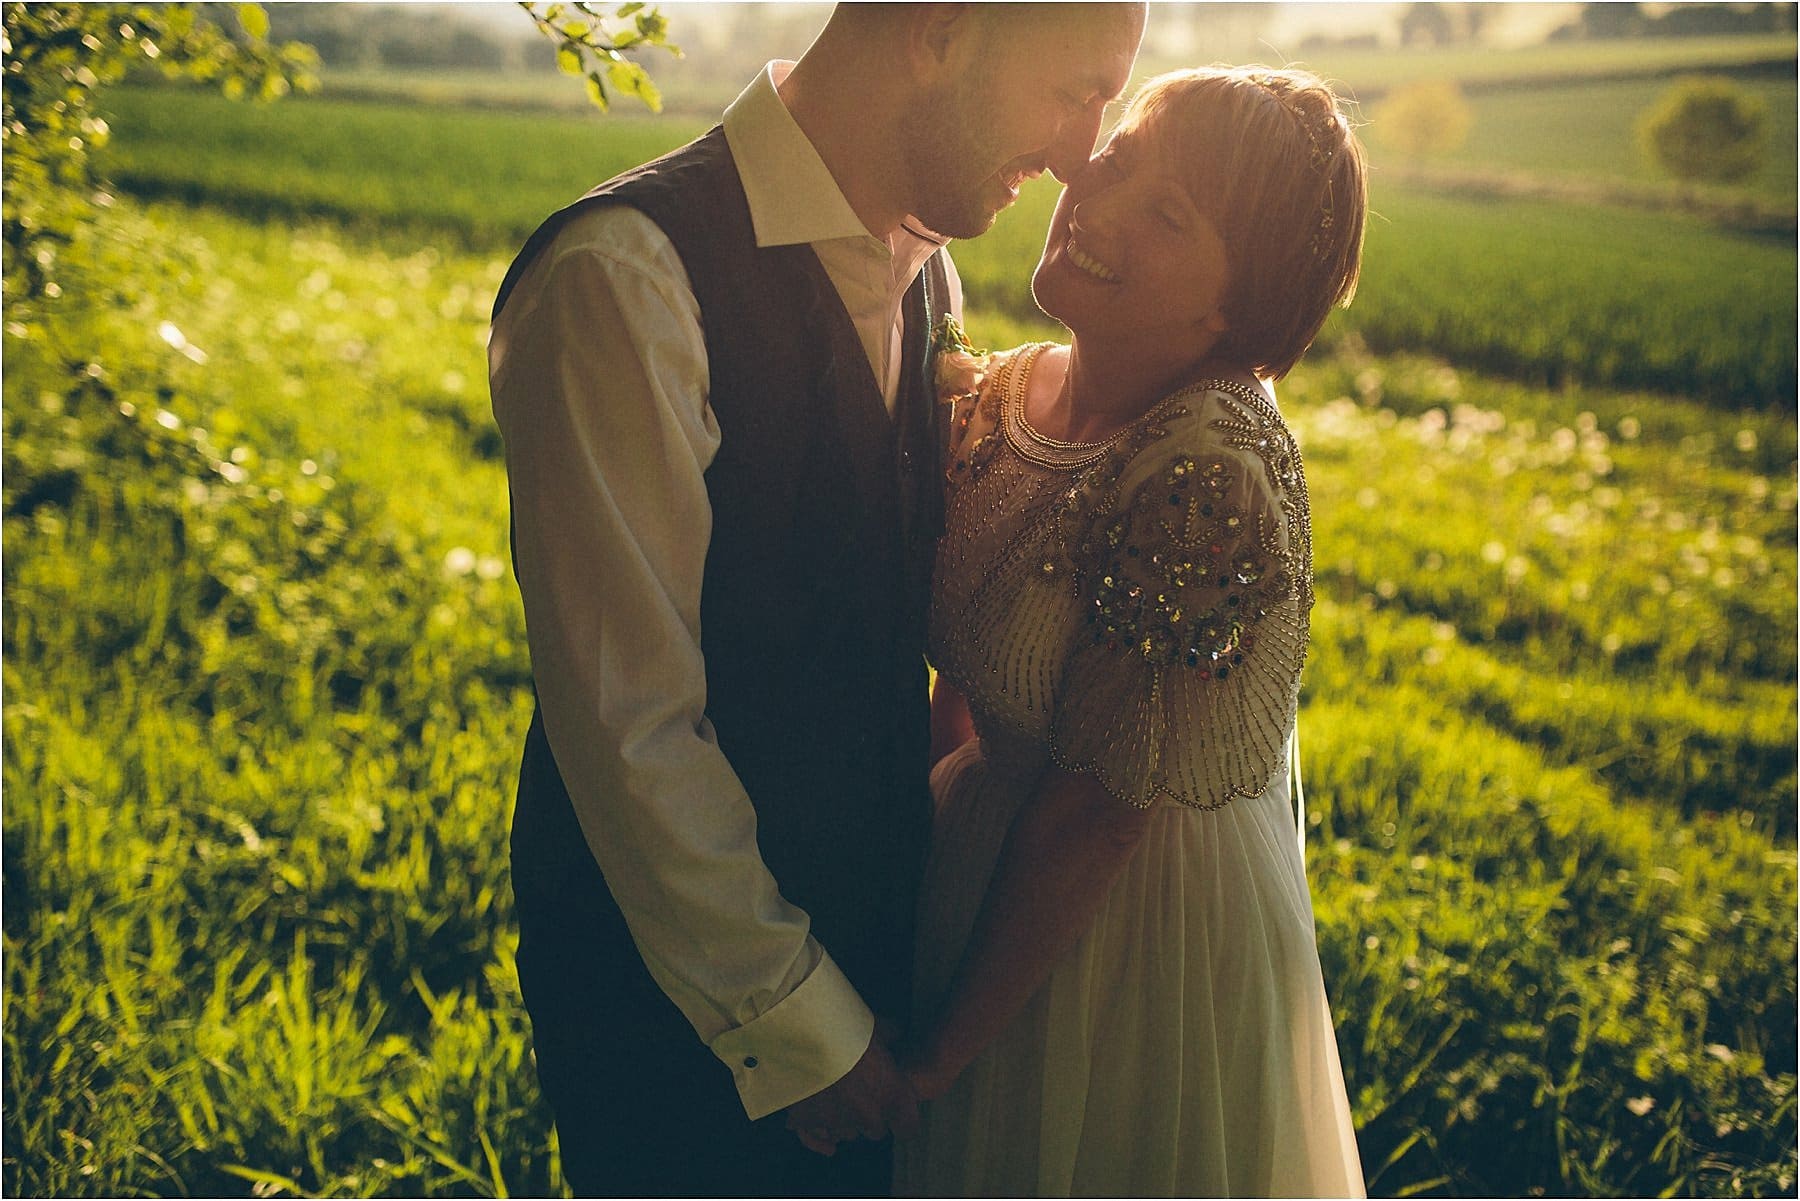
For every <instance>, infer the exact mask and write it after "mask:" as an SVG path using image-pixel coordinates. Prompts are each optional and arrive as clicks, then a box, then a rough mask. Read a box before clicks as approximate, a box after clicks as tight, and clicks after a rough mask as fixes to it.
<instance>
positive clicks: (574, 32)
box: [562, 21, 593, 41]
mask: <svg viewBox="0 0 1800 1201" xmlns="http://www.w3.org/2000/svg"><path fill="white" fill-rule="evenodd" d="M591 28H593V26H591V25H589V24H588V23H587V22H586V21H564V22H563V23H562V33H563V36H564V37H566V38H570V39H573V40H576V41H579V40H580V39H582V38H585V37H586V36H587V35H588V30H589V29H591Z"/></svg>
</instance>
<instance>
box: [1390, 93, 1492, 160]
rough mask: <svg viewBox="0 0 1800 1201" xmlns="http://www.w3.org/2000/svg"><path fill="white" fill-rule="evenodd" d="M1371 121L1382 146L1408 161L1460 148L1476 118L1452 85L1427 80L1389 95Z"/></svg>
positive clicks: (1461, 95)
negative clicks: (1394, 151) (1391, 148)
mask: <svg viewBox="0 0 1800 1201" xmlns="http://www.w3.org/2000/svg"><path fill="white" fill-rule="evenodd" d="M1371 121H1372V126H1373V131H1374V133H1375V136H1376V137H1378V138H1379V139H1380V140H1381V142H1382V143H1384V144H1386V145H1388V146H1392V147H1393V148H1394V149H1396V150H1398V151H1400V153H1402V154H1404V155H1406V156H1407V157H1408V158H1430V157H1432V156H1434V155H1439V154H1448V153H1449V152H1450V151H1452V150H1455V149H1456V148H1457V147H1458V146H1461V145H1462V144H1463V139H1464V138H1466V137H1468V136H1469V127H1470V126H1471V125H1473V124H1474V122H1475V117H1474V114H1473V113H1472V112H1470V111H1469V104H1468V101H1466V100H1464V99H1463V94H1462V89H1461V88H1459V87H1457V86H1456V84H1455V83H1453V82H1451V81H1450V80H1448V79H1427V80H1421V81H1420V82H1418V83H1409V84H1403V85H1402V86H1400V87H1397V88H1395V89H1394V90H1393V91H1391V92H1389V93H1388V94H1387V96H1386V97H1385V98H1384V99H1382V100H1381V101H1380V102H1379V103H1378V104H1377V105H1376V106H1375V109H1374V112H1373V114H1372V116H1371Z"/></svg>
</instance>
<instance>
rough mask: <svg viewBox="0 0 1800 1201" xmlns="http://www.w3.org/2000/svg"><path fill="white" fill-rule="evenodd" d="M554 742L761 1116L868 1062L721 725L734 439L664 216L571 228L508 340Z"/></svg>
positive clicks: (497, 402) (589, 816)
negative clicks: (761, 837) (726, 461)
mask: <svg viewBox="0 0 1800 1201" xmlns="http://www.w3.org/2000/svg"><path fill="white" fill-rule="evenodd" d="M488 357H489V375H490V380H491V382H492V392H493V403H494V414H495V417H496V419H497V421H498V422H499V425H500V429H501V432H502V434H503V435H504V438H505V443H506V466H507V476H508V480H509V488H510V492H511V497H512V516H513V538H514V559H515V563H516V567H517V572H518V578H519V589H520V592H521V594H522V595H523V597H524V603H525V620H526V626H527V630H528V632H529V635H530V638H529V641H530V646H531V665H532V673H533V676H534V677H535V679H536V683H537V691H538V700H539V705H540V708H541V713H542V717H543V722H544V729H545V733H546V734H547V736H548V738H549V743H550V748H551V750H552V752H553V753H554V755H555V757H556V763H557V767H558V768H559V770H560V771H561V774H562V777H563V781H564V783H565V785H566V786H567V788H568V791H569V796H570V799H571V800H572V802H573V804H574V808H575V813H576V816H577V818H578V819H579V821H580V824H581V829H582V832H583V834H584V836H585V837H586V840H587V844H588V847H589V849H590V850H591V851H592V853H593V855H594V858H595V860H596V861H597V862H598V864H599V866H600V870H601V871H602V873H603V874H604V875H605V877H606V883H607V886H608V887H609V888H610V889H611V891H612V894H613V897H614V899H615V900H616V901H617V902H618V905H619V908H620V910H621V911H622V912H623V914H624V917H625V921H626V924H627V925H628V927H629V928H630V930H631V935H632V938H633V940H634V941H635V943H636V944H637V948H638V951H639V952H640V954H642V956H643V959H644V963H645V965H646V966H647V967H648V968H649V970H650V973H651V975H652V976H653V977H654V978H655V980H656V982H657V984H658V985H659V986H660V987H661V988H662V990H663V991H664V992H665V993H667V994H668V996H669V998H670V1000H672V1001H673V1002H674V1003H675V1004H676V1006H677V1007H679V1008H680V1010H681V1012H682V1013H683V1014H684V1015H685V1016H686V1017H687V1019H688V1021H689V1022H690V1023H691V1024H692V1025H693V1027H694V1030H695V1032H696V1034H697V1035H698V1036H699V1037H700V1038H701V1039H702V1040H703V1041H704V1042H706V1043H707V1044H708V1045H709V1046H710V1047H711V1048H712V1050H713V1051H714V1053H715V1054H717V1055H718V1056H719V1058H720V1059H721V1060H723V1061H724V1062H725V1063H726V1064H727V1066H729V1067H730V1069H731V1071H732V1075H733V1078H734V1079H735V1080H736V1083H737V1087H738V1092H739V1096H740V1099H741V1100H742V1101H743V1104H744V1108H745V1111H746V1112H747V1113H748V1114H749V1116H750V1117H752V1118H758V1117H762V1116H764V1115H766V1114H769V1113H773V1112H774V1111H776V1110H778V1109H781V1108H784V1107H785V1106H787V1105H789V1104H792V1103H793V1102H795V1101H798V1100H800V1099H802V1098H804V1097H807V1096H810V1095H811V1094H813V1093H815V1092H817V1091H818V1090H819V1089H821V1088H824V1087H825V1086H827V1085H829V1084H831V1083H832V1082H834V1081H835V1080H837V1079H838V1078H840V1077H841V1076H843V1075H844V1073H846V1072H848V1071H849V1070H850V1068H851V1067H853V1066H854V1065H855V1064H856V1062H857V1060H858V1059H860V1058H861V1056H862V1054H863V1052H864V1051H865V1050H866V1049H867V1047H868V1045H869V1040H870V1038H871V1036H872V1034H873V1030H874V1019H873V1017H872V1015H871V1014H870V1012H869V1009H868V1007H867V1006H866V1005H865V1004H864V1003H863V1001H862V999H861V997H860V996H859V995H858V994H857V992H856V990H855V988H854V987H853V986H852V985H851V984H850V982H849V981H848V980H847V979H846V978H845V977H844V975H843V973H842V972H841V971H840V970H839V969H838V968H837V966H836V965H835V964H834V963H833V962H832V960H831V958H830V956H828V955H827V954H826V953H825V951H824V948H822V947H821V946H820V945H819V943H818V941H817V940H816V939H815V938H813V937H812V936H811V934H810V932H809V919H808V917H807V915H806V914H805V913H804V912H802V911H801V910H799V909H797V908H795V907H794V906H793V905H791V904H789V903H788V902H787V901H785V900H783V899H782V897H781V894H780V891H779V889H778V885H777V882H776V880H775V879H774V878H773V877H772V876H771V875H770V873H769V870H768V868H767V866H766V865H765V864H764V863H763V860H762V856H761V854H760V853H759V851H758V849H757V843H756V812H755V810H754V808H753V807H752V805H751V803H750V798H749V796H748V795H747V794H746V793H745V791H744V788H743V785H742V784H741V783H740V782H739V780H738V778H737V775H736V773H735V772H733V770H732V768H731V765H730V763H728V762H727V761H726V759H725V756H724V754H723V753H722V752H721V751H720V750H719V747H718V743H717V741H716V739H715V737H714V734H713V729H712V725H711V723H710V722H709V721H708V720H707V718H706V715H705V712H706V669H705V663H704V660H703V658H702V655H701V650H700V589H701V578H702V573H703V571H704V567H705V561H706V552H707V544H708V541H709V539H710V536H711V531H712V513H711V508H710V505H709V503H708V499H707V492H706V484H705V478H704V473H705V471H706V468H707V465H708V464H709V463H711V461H712V457H713V455H714V454H715V453H716V452H717V450H718V446H719V431H718V427H717V424H716V423H715V421H714V419H713V416H712V413H711V411H710V409H709V408H708V407H707V404H706V396H707V378H708V377H707V361H706V349H705V343H704V339H703V336H702V332H701V326H700V312H699V305H698V303H697V302H696V301H695V299H694V296H693V293H692V290H691V289H690V287H689V285H688V282H687V275H686V271H685V269H684V268H683V267H682V265H681V261H680V258H679V256H678V255H677V254H676V252H675V250H674V247H673V246H672V245H671V244H670V243H669V240H668V238H667V237H666V236H665V235H664V234H663V233H662V231H661V230H660V229H658V228H657V226H656V225H655V224H654V223H653V222H651V221H650V220H649V219H648V218H646V217H644V216H643V215H642V214H640V213H638V212H636V211H635V210H631V209H628V208H623V207H619V208H607V209H602V210H599V211H597V212H593V213H589V214H584V215H583V216H581V217H578V218H576V219H575V220H573V221H571V222H570V224H569V226H568V227H567V228H566V229H564V230H563V231H562V232H561V233H560V234H559V235H558V237H557V238H556V239H555V240H554V241H553V242H552V243H551V245H550V246H549V247H547V248H546V249H545V250H544V252H543V253H542V254H541V255H540V256H539V259H538V261H537V262H536V263H534V264H533V265H532V266H531V268H529V269H528V270H527V272H526V273H525V275H524V276H523V278H522V279H521V280H520V281H519V285H518V287H517V288H516V289H515V291H514V293H513V295H512V296H511V297H510V298H509V300H508V302H507V305H506V307H505V310H504V311H503V313H502V314H501V316H500V319H499V320H498V321H497V322H496V323H495V326H494V329H493V331H492V335H491V339H490V342H489V348H488Z"/></svg>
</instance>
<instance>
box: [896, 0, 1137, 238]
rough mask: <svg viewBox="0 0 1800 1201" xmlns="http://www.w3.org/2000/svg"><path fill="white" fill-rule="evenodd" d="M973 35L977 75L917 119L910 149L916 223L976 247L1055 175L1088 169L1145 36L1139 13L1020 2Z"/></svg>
mask: <svg viewBox="0 0 1800 1201" xmlns="http://www.w3.org/2000/svg"><path fill="white" fill-rule="evenodd" d="M1010 13H1011V14H1016V15H1006V14H1005V13H1003V15H1002V16H1001V17H1000V18H998V19H995V18H992V17H989V18H987V19H988V20H990V21H993V22H994V24H993V25H991V26H989V27H985V28H982V29H980V30H978V31H975V32H973V33H972V35H971V36H974V37H976V38H978V39H979V42H980V52H979V54H978V55H977V56H976V63H975V67H974V69H972V70H964V71H961V72H959V73H957V74H955V75H954V76H953V77H952V78H951V79H950V80H948V81H947V82H946V83H945V84H944V85H943V86H942V87H940V88H938V89H937V90H936V91H935V93H934V94H933V95H931V96H928V97H926V98H925V99H924V100H923V101H922V102H921V103H920V105H919V106H918V108H917V109H916V110H915V112H914V117H913V120H911V121H910V122H909V123H908V126H907V129H906V130H905V132H904V133H903V135H902V136H903V139H904V145H903V146H902V150H903V151H904V152H905V153H906V155H907V160H908V162H909V163H910V164H911V166H912V174H913V182H914V194H915V195H916V196H917V197H918V199H917V202H916V203H915V205H914V208H913V215H914V216H916V217H918V218H919V220H920V221H922V222H923V223H924V224H925V225H926V226H927V227H928V228H930V229H932V230H934V231H935V232H937V233H940V234H943V235H945V236H946V237H952V238H973V237H975V236H977V235H979V234H981V233H984V232H986V230H987V229H988V228H989V227H990V226H991V225H993V223H994V218H995V217H996V216H998V215H999V213H1000V210H1001V209H1003V208H1005V207H1006V206H1007V205H1009V204H1011V203H1012V202H1013V201H1014V200H1017V199H1018V196H1019V186H1020V185H1021V184H1022V183H1023V182H1024V181H1025V180H1026V179H1029V178H1031V177H1033V176H1036V175H1040V174H1042V173H1043V172H1044V171H1046V170H1049V171H1052V172H1054V173H1055V174H1056V176H1057V177H1058V178H1059V179H1063V180H1067V179H1068V178H1070V176H1071V175H1072V174H1073V173H1074V172H1075V171H1077V170H1079V169H1080V168H1081V167H1082V166H1084V165H1085V164H1086V163H1087V159H1088V155H1089V154H1090V153H1092V151H1093V148H1094V138H1095V136H1096V135H1097V134H1098V133H1099V131H1100V120H1101V117H1102V115H1103V113H1104V111H1105V109H1106V105H1107V103H1108V102H1109V101H1111V100H1113V99H1114V98H1116V97H1117V96H1118V95H1119V93H1120V92H1121V91H1123V90H1124V88H1125V84H1126V82H1127V80H1129V78H1130V76H1131V64H1132V61H1133V60H1134V59H1135V58H1136V57H1137V47H1138V41H1139V39H1140V38H1141V37H1142V36H1143V32H1144V9H1143V6H1142V5H1137V4H1092V5H1088V4H1082V5H1074V4H1071V5H1055V6H1044V5H1035V4H1031V5H1018V6H1014V7H1011V8H1010Z"/></svg>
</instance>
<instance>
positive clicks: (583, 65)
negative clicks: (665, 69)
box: [519, 0, 681, 113]
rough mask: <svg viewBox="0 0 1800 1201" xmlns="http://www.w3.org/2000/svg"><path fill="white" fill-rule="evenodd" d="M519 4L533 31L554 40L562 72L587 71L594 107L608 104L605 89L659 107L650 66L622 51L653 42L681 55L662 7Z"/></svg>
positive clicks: (581, 1)
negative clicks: (536, 29)
mask: <svg viewBox="0 0 1800 1201" xmlns="http://www.w3.org/2000/svg"><path fill="white" fill-rule="evenodd" d="M519 7H520V8H522V9H524V10H525V13H526V15H527V16H529V17H530V18H531V19H532V20H533V21H534V22H536V24H537V27H538V32H539V33H542V34H543V35H544V36H545V37H547V38H549V39H550V40H551V41H552V42H554V43H555V44H556V65H557V67H558V68H560V69H561V70H562V72H563V74H565V75H581V76H585V77H586V79H587V94H588V99H589V100H591V101H593V102H594V104H595V106H596V107H598V108H599V109H601V110H602V111H606V110H608V109H610V108H611V107H612V100H611V96H610V95H609V92H608V89H610V90H611V92H613V93H617V94H619V95H622V96H635V97H637V98H638V99H639V100H640V101H642V102H643V105H644V107H645V108H647V109H649V110H650V111H651V112H653V113H659V112H661V111H662V92H661V91H659V90H658V89H657V87H656V84H655V83H654V82H653V81H652V80H651V78H650V72H649V71H647V70H645V69H644V67H643V65H642V64H640V63H638V62H637V61H636V60H634V59H633V58H631V57H630V56H629V54H628V53H627V52H629V51H643V50H648V49H652V48H654V49H659V50H666V51H668V52H669V53H670V54H672V55H674V56H675V57H676V58H680V57H681V48H680V47H678V46H676V45H674V44H672V43H671V42H670V41H669V23H668V21H667V19H665V18H664V17H663V15H662V13H660V12H658V11H657V10H656V9H653V8H649V9H647V8H646V7H645V6H644V5H643V4H642V3H638V2H637V0H633V2H632V3H628V4H620V5H618V6H617V7H613V6H611V5H606V4H589V3H586V2H585V0H575V2H574V3H566V4H565V3H554V4H540V3H536V2H535V0H519ZM608 9H610V10H611V11H608Z"/></svg>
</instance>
